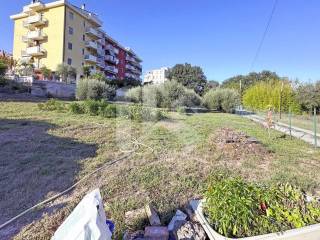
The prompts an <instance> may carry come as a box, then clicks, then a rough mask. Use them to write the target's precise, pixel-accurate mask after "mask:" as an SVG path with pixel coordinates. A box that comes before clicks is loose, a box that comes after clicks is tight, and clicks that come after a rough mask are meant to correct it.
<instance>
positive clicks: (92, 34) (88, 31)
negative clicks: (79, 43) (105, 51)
mask: <svg viewBox="0 0 320 240" xmlns="http://www.w3.org/2000/svg"><path fill="white" fill-rule="evenodd" d="M86 34H87V35H89V36H90V37H92V38H94V39H100V38H102V35H101V33H100V32H99V31H98V30H96V29H94V28H92V27H88V28H87V29H86Z"/></svg>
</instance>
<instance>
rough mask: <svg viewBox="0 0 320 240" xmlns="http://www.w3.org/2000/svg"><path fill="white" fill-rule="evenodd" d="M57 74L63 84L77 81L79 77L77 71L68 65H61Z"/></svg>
mask: <svg viewBox="0 0 320 240" xmlns="http://www.w3.org/2000/svg"><path fill="white" fill-rule="evenodd" d="M56 72H57V74H58V75H59V76H60V77H61V80H62V82H66V83H67V82H68V79H70V78H71V79H75V78H76V76H77V70H76V69H75V68H74V67H71V66H68V65H66V64H59V65H58V66H57V70H56Z"/></svg>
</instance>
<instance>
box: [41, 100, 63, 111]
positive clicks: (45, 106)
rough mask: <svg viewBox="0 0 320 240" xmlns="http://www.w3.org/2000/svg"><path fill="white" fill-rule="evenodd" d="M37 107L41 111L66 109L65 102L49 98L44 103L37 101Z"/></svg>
mask: <svg viewBox="0 0 320 240" xmlns="http://www.w3.org/2000/svg"><path fill="white" fill-rule="evenodd" d="M38 108H39V109H40V110H42V111H61V112H62V111H64V110H66V107H65V104H64V103H63V102H61V101H57V100H55V99H49V100H48V101H47V102H45V103H39V104H38Z"/></svg>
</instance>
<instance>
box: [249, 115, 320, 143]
mask: <svg viewBox="0 0 320 240" xmlns="http://www.w3.org/2000/svg"><path fill="white" fill-rule="evenodd" d="M255 114H256V115H257V116H258V117H260V118H261V119H262V118H263V119H267V116H268V112H262V111H260V112H256V113H255ZM270 115H271V118H272V122H273V123H274V124H277V125H278V126H280V127H283V128H287V129H288V131H289V135H292V132H293V131H295V132H301V133H304V134H305V135H309V136H310V138H311V139H312V140H311V142H312V143H313V144H314V145H315V146H319V139H320V115H317V114H316V110H314V112H312V113H309V114H306V113H305V114H303V115H298V114H295V113H293V112H290V111H289V112H285V113H281V115H280V113H277V112H272V113H271V114H270Z"/></svg>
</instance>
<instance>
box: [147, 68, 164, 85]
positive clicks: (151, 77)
mask: <svg viewBox="0 0 320 240" xmlns="http://www.w3.org/2000/svg"><path fill="white" fill-rule="evenodd" d="M168 70H169V68H167V67H163V68H160V69H155V70H151V71H148V72H147V73H146V74H145V75H144V79H143V84H155V85H159V84H161V83H164V82H165V81H167V80H168V78H167V74H168Z"/></svg>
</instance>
